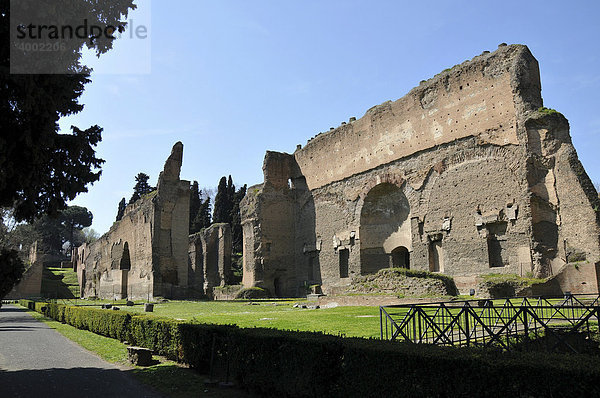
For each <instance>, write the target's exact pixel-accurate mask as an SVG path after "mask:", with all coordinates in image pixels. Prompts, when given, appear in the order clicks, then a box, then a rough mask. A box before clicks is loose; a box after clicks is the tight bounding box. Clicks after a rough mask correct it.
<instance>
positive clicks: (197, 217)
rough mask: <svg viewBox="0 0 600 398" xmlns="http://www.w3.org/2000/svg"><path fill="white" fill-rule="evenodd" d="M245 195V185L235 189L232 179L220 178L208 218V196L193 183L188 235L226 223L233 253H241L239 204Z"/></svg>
mask: <svg viewBox="0 0 600 398" xmlns="http://www.w3.org/2000/svg"><path fill="white" fill-rule="evenodd" d="M245 195H246V185H244V186H242V187H241V188H239V189H237V190H236V188H235V185H234V183H233V179H232V178H231V176H229V178H226V177H221V180H219V185H218V187H217V194H216V195H215V206H214V209H213V213H212V219H211V217H210V195H209V194H208V191H206V190H205V191H204V192H202V191H200V190H199V189H198V182H197V181H194V183H193V184H192V186H191V190H190V234H193V233H196V232H198V231H200V230H201V229H202V228H206V227H208V226H209V225H210V224H211V223H227V224H229V225H230V226H231V234H232V245H233V252H234V253H241V252H242V220H241V214H240V202H241V201H242V199H243V198H244V196H245Z"/></svg>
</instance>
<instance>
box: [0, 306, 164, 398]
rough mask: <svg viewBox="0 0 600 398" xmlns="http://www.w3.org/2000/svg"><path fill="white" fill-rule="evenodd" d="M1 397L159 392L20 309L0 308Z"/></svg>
mask: <svg viewBox="0 0 600 398" xmlns="http://www.w3.org/2000/svg"><path fill="white" fill-rule="evenodd" d="M0 397H6V398H9V397H11V398H12V397H15V398H17V397H23V398H25V397H27V398H29V397H53V398H68V397H78V398H87V397H102V398H110V397H128V398H129V397H148V398H155V397H156V398H159V397H162V396H161V395H160V394H158V393H156V392H154V391H152V390H150V389H149V388H148V387H145V386H143V385H141V384H140V383H139V382H137V381H136V380H134V379H133V378H132V377H131V376H129V375H128V374H127V373H126V372H124V371H123V370H121V369H119V368H118V367H116V366H115V365H113V364H110V363H108V362H106V361H104V360H102V359H101V358H99V357H98V356H96V355H94V354H92V353H91V352H89V351H87V350H85V349H83V348H81V347H80V346H78V345H77V344H75V343H73V342H72V341H71V340H69V339H67V338H66V337H64V336H63V335H61V334H60V333H58V332H57V331H55V330H54V329H52V328H50V327H49V326H48V325H46V324H45V323H43V322H40V321H38V320H36V319H34V318H33V317H32V316H31V315H29V314H28V313H27V312H26V311H24V310H23V309H21V308H20V307H17V306H13V305H3V306H2V308H0Z"/></svg>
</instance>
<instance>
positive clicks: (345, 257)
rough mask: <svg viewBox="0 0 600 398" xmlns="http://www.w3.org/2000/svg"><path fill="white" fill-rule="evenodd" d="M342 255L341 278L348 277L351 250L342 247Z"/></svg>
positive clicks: (340, 253)
mask: <svg viewBox="0 0 600 398" xmlns="http://www.w3.org/2000/svg"><path fill="white" fill-rule="evenodd" d="M339 256H340V278H347V277H348V263H349V260H350V250H348V249H342V250H340V251H339Z"/></svg>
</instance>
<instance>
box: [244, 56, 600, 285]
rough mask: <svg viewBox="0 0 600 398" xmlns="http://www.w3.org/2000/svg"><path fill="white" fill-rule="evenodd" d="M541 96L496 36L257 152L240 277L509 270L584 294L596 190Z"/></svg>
mask: <svg viewBox="0 0 600 398" xmlns="http://www.w3.org/2000/svg"><path fill="white" fill-rule="evenodd" d="M542 105H543V102H542V97H541V84H540V79H539V69H538V63H537V61H536V60H535V58H534V57H533V56H532V55H531V53H530V52H529V50H528V49H527V47H525V46H522V45H511V46H500V47H499V48H498V50H497V51H495V52H493V53H489V52H484V53H483V54H481V55H480V56H477V57H475V58H473V59H472V60H470V61H465V62H464V63H462V64H460V65H457V66H455V67H453V68H451V69H449V70H445V71H443V72H442V73H440V74H438V75H436V76H435V77H433V78H432V79H429V80H427V81H423V82H421V84H420V85H419V86H418V87H416V88H414V89H413V90H411V91H410V92H409V93H408V94H407V95H406V96H404V97H402V98H401V99H399V100H397V101H394V102H391V101H388V102H385V103H383V104H381V105H378V106H375V107H373V108H371V109H369V110H368V111H367V112H366V114H365V115H364V116H363V117H362V118H360V119H358V120H356V119H355V118H351V119H350V121H349V122H348V123H342V125H341V126H339V127H338V128H335V129H332V130H331V131H328V132H326V133H320V134H319V135H317V136H316V137H313V138H312V139H310V140H309V141H308V143H307V144H306V145H305V146H304V147H301V146H298V148H297V149H296V151H295V152H294V153H293V154H285V153H277V152H267V155H266V156H265V161H264V165H263V171H264V176H265V180H264V183H263V184H260V185H257V186H254V187H251V188H249V189H248V193H247V195H246V198H245V199H244V201H243V202H242V206H241V207H242V219H243V231H244V278H243V283H244V285H245V286H262V287H264V288H267V289H269V290H270V291H271V293H272V294H275V295H277V296H295V295H301V294H303V293H304V291H305V289H306V287H307V286H309V285H311V284H321V285H322V286H323V289H324V290H325V291H326V292H327V291H329V292H334V291H336V288H338V287H343V286H346V285H348V284H349V283H350V281H351V279H352V277H353V276H358V275H364V274H369V273H374V272H376V271H377V270H379V269H382V268H388V267H392V266H394V267H406V268H411V269H418V270H427V271H432V272H443V273H445V274H449V275H452V276H454V277H455V279H457V284H459V286H460V287H461V288H463V289H465V288H467V287H469V286H473V285H474V284H475V282H474V279H473V278H474V277H476V276H478V275H481V274H485V273H511V274H519V275H522V276H527V275H532V276H537V277H551V276H555V277H556V280H559V279H560V280H563V281H567V280H568V281H569V282H568V283H567V282H563V283H562V284H561V283H559V284H558V285H559V289H562V290H564V291H567V290H569V291H573V292H578V291H582V292H583V291H586V292H591V291H593V292H596V291H597V290H598V282H597V277H596V275H597V273H596V268H597V267H596V264H597V263H598V262H599V261H600V247H599V224H598V217H597V213H598V212H597V210H598V208H599V207H598V206H599V205H600V203H598V196H597V194H594V193H595V191H594V190H593V186H592V185H591V182H590V180H589V178H588V176H587V174H585V171H584V170H583V168H582V166H581V164H580V162H579V160H578V159H577V155H576V152H575V149H574V147H573V145H572V143H571V139H570V136H569V126H568V122H567V120H566V119H565V118H564V117H563V116H562V115H561V114H559V113H557V112H548V111H545V110H543V109H542V110H541V107H542ZM573 253H576V255H577V258H578V259H579V262H578V264H577V267H571V266H570V265H567V263H572V262H573V261H572V259H574V258H575V256H573V255H572V254H573ZM569 256H571V259H570V258H569ZM565 273H568V275H569V277H566V276H565V275H566V274H565Z"/></svg>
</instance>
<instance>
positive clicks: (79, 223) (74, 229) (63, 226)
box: [0, 206, 98, 257]
mask: <svg viewBox="0 0 600 398" xmlns="http://www.w3.org/2000/svg"><path fill="white" fill-rule="evenodd" d="M2 216H3V217H2V220H3V221H2V223H1V224H0V242H1V243H2V244H3V245H5V246H8V247H11V248H13V249H15V250H17V251H18V252H19V254H20V255H21V257H26V255H27V252H28V250H29V247H30V246H31V244H32V243H33V242H35V241H38V247H39V249H41V250H42V251H43V252H44V253H48V254H55V255H60V254H68V253H69V251H70V249H71V248H72V247H77V246H79V245H81V244H83V243H84V242H87V243H90V242H92V241H94V240H95V239H97V238H98V233H96V231H94V230H93V229H90V228H89V227H90V226H91V225H92V220H93V215H92V213H91V212H90V211H89V210H88V209H87V208H85V207H81V206H68V207H67V208H66V209H65V210H63V211H61V212H60V213H59V214H57V215H53V216H49V215H43V216H41V217H39V218H37V219H36V220H35V221H33V222H31V223H19V222H17V221H16V220H15V218H14V211H13V210H10V209H3V210H2Z"/></svg>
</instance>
